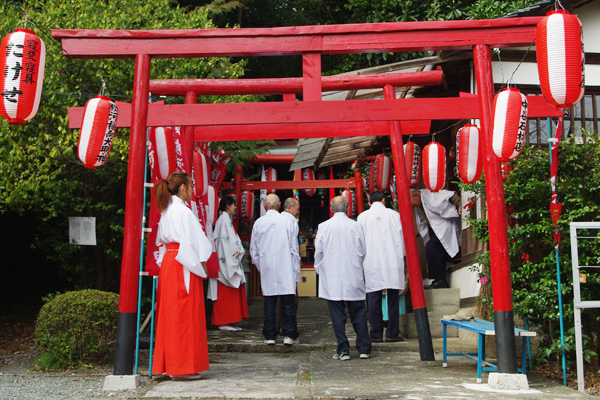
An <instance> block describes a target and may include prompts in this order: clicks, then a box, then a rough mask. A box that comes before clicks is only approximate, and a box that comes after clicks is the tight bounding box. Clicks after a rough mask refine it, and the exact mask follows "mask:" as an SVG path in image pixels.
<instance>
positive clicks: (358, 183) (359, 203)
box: [354, 165, 365, 215]
mask: <svg viewBox="0 0 600 400" xmlns="http://www.w3.org/2000/svg"><path fill="white" fill-rule="evenodd" d="M354 185H355V187H356V213H357V215H360V213H362V212H363V211H365V199H364V197H363V190H364V188H363V178H362V174H361V173H360V169H359V168H358V165H357V167H356V169H355V170H354Z"/></svg>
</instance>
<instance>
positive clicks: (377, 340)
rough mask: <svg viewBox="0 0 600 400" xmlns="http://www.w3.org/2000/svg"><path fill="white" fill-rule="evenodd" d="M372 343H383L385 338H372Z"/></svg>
mask: <svg viewBox="0 0 600 400" xmlns="http://www.w3.org/2000/svg"><path fill="white" fill-rule="evenodd" d="M371 343H383V339H371Z"/></svg>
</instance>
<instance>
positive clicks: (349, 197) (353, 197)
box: [342, 189, 356, 218]
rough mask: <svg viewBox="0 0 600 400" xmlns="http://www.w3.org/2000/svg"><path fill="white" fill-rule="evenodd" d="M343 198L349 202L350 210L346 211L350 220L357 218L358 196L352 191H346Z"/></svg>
mask: <svg viewBox="0 0 600 400" xmlns="http://www.w3.org/2000/svg"><path fill="white" fill-rule="evenodd" d="M342 196H344V197H345V198H346V200H348V210H347V211H346V215H347V216H348V218H354V217H356V194H354V192H353V191H352V190H350V189H346V190H344V191H343V192H342Z"/></svg>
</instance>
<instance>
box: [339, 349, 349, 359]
mask: <svg viewBox="0 0 600 400" xmlns="http://www.w3.org/2000/svg"><path fill="white" fill-rule="evenodd" d="M349 359H350V354H348V352H346V351H343V352H342V353H340V354H339V355H338V360H341V361H348V360H349Z"/></svg>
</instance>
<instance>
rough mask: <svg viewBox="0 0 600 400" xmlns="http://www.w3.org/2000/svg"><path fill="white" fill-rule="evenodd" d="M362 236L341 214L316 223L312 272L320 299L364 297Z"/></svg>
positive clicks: (352, 223)
mask: <svg viewBox="0 0 600 400" xmlns="http://www.w3.org/2000/svg"><path fill="white" fill-rule="evenodd" d="M364 258H365V237H364V234H363V229H362V227H361V226H360V224H359V223H358V222H356V221H354V220H352V219H350V218H348V216H347V215H346V213H343V212H336V213H335V214H334V215H333V217H331V218H330V219H328V220H327V221H325V222H323V223H321V224H319V228H318V231H317V237H316V238H315V270H316V271H317V274H319V297H320V298H322V299H327V300H334V301H339V300H347V301H357V300H364V299H365V298H366V290H365V277H364V276H365V275H364V270H363V259H364Z"/></svg>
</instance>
